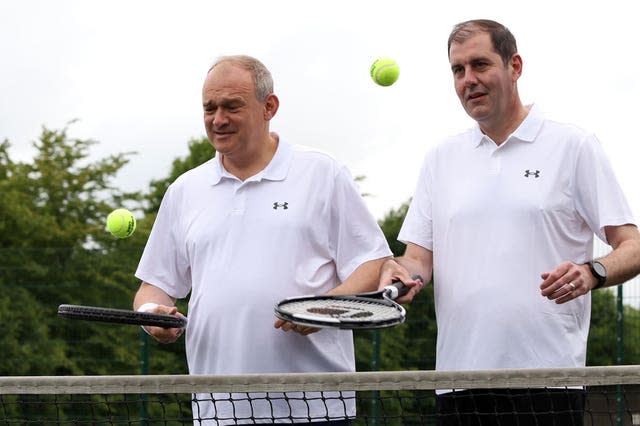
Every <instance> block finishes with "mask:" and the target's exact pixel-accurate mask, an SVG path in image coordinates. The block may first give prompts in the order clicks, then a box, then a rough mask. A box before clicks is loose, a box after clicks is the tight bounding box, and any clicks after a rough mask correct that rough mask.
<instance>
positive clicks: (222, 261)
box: [136, 140, 391, 414]
mask: <svg viewBox="0 0 640 426" xmlns="http://www.w3.org/2000/svg"><path fill="white" fill-rule="evenodd" d="M219 158H220V157H219V156H216V157H215V158H214V159H212V160H210V161H208V162H207V163H205V164H203V165H201V166H199V167H196V168H195V169H193V170H191V171H189V172H187V173H185V174H183V175H182V176H180V177H179V178H178V179H177V180H176V181H175V182H174V183H173V184H172V185H171V186H170V187H169V189H168V190H167V192H166V194H165V196H164V199H163V201H162V204H161V206H160V210H159V212H158V216H157V218H156V221H155V223H154V226H153V230H152V232H151V235H150V237H149V240H148V243H147V246H146V247H145V250H144V253H143V255H142V259H141V260H140V264H139V267H138V270H137V272H136V276H137V277H138V278H139V279H141V280H144V281H146V282H149V283H151V284H153V285H155V286H158V287H159V288H161V289H163V290H164V291H165V292H166V293H167V294H169V295H170V296H172V297H175V298H184V297H186V296H187V295H188V294H189V293H191V296H190V299H189V311H188V317H189V325H188V328H187V331H186V351H187V360H188V364H189V371H190V373H191V374H248V373H288V372H325V371H331V372H335V371H354V370H355V364H354V348H353V338H352V333H351V332H350V331H343V330H329V329H324V330H321V331H320V332H317V333H314V334H311V335H309V336H301V335H299V334H297V333H293V332H289V333H285V332H283V331H282V330H279V329H275V328H274V327H273V323H274V321H275V316H274V313H273V308H274V305H275V303H276V302H277V301H278V300H280V299H283V298H285V297H290V296H297V295H307V294H324V293H326V292H327V291H329V290H330V289H332V288H334V287H336V286H337V285H338V284H340V283H341V282H342V281H344V280H345V279H346V278H347V277H348V276H349V275H350V274H351V273H352V272H353V271H354V270H355V269H356V268H357V267H358V266H359V265H361V264H362V263H364V262H367V261H370V260H374V259H379V258H382V257H385V256H391V251H390V250H389V248H388V245H387V242H386V240H385V237H384V235H383V233H382V231H381V229H380V227H379V226H378V224H377V223H376V221H375V219H374V218H373V216H372V215H371V213H370V212H369V211H368V209H367V207H366V205H365V203H364V201H363V199H362V197H361V195H360V193H359V192H358V189H357V187H356V186H355V184H354V181H353V179H352V177H351V175H350V173H349V172H348V170H347V169H346V168H345V167H344V166H342V165H341V164H339V163H337V162H336V161H335V160H334V159H332V158H331V157H330V156H328V155H326V154H323V153H320V152H318V151H313V150H310V149H307V148H303V147H293V146H291V145H288V144H287V143H285V142H283V141H282V140H281V141H280V143H279V146H278V149H277V151H276V153H275V155H274V158H273V159H272V161H271V162H270V164H269V165H268V166H267V167H266V168H265V169H264V170H263V171H262V172H260V173H258V174H257V175H255V176H253V177H251V178H249V179H247V180H245V181H244V182H243V181H240V180H239V179H237V178H236V177H235V176H233V175H231V174H229V173H228V172H226V171H225V170H224V168H223V166H222V164H221V161H220V159H219ZM221 404H222V405H224V403H221ZM227 405H228V406H227V407H226V408H224V407H222V408H220V407H218V409H219V411H220V410H222V411H224V410H226V409H229V410H230V409H231V406H230V405H229V404H227ZM267 405H268V404H267ZM285 405H286V404H285ZM301 405H303V406H304V407H302V409H306V405H305V404H301ZM336 405H337V406H339V407H338V408H336V409H337V410H338V411H341V412H344V408H343V407H342V402H337V404H336ZM267 408H268V407H267ZM281 408H282V410H287V409H288V408H287V407H281ZM248 409H249V407H247V410H248ZM254 409H255V407H254ZM318 409H320V410H324V409H325V407H324V405H323V404H322V407H318ZM236 410H238V407H236ZM274 410H276V411H278V406H277V404H276V407H275V408H274ZM350 410H351V411H353V406H350ZM219 414H220V413H219ZM236 414H238V413H237V412H236Z"/></svg>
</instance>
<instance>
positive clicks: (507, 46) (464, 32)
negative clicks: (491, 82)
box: [447, 19, 518, 65]
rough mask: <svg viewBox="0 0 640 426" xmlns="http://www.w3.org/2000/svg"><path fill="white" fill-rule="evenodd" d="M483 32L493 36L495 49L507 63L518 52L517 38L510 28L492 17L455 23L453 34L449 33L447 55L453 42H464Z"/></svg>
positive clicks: (492, 40) (492, 41)
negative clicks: (491, 18)
mask: <svg viewBox="0 0 640 426" xmlns="http://www.w3.org/2000/svg"><path fill="white" fill-rule="evenodd" d="M483 32H484V33H488V34H489V35H490V36H491V43H492V44H493V49H494V50H495V51H496V52H497V53H498V55H500V57H501V58H502V62H503V63H504V64H505V65H506V64H507V63H508V62H509V61H510V60H511V57H512V56H513V55H514V54H516V53H518V46H517V45H516V38H515V37H514V36H513V34H511V31H509V28H507V27H505V26H504V25H502V24H500V23H499V22H496V21H492V20H490V19H473V20H471V21H465V22H460V23H459V24H456V25H454V27H453V30H451V34H449V41H448V42H447V55H449V53H450V51H451V44H452V43H462V42H464V41H466V40H467V39H469V38H471V37H473V36H475V35H477V34H478V33H483Z"/></svg>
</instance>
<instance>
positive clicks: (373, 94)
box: [0, 0, 640, 219]
mask: <svg viewBox="0 0 640 426" xmlns="http://www.w3.org/2000/svg"><path fill="white" fill-rule="evenodd" d="M633 3H634V2H632V1H628V2H623V1H618V0H610V1H607V2H601V1H600V2H595V1H589V0H587V1H574V0H560V1H559V0H555V1H549V0H542V1H537V2H527V3H522V2H515V1H513V0H509V1H497V0H485V1H482V2H480V1H477V0H476V1H467V0H458V1H454V2H441V3H434V2H423V1H403V0H396V1H394V2H391V1H378V0H367V1H359V0H339V1H337V0H324V1H305V0H282V1H281V0H271V1H258V0H234V1H226V2H222V1H196V0H193V1H188V0H185V1H182V2H176V1H163V0H154V1H150V0H136V1H131V0H127V1H123V0H110V1H102V0H95V1H91V0H82V1H80V0H79V1H71V0H57V1H36V0H20V1H18V0H15V1H10V0H0V140H4V139H7V140H9V142H10V143H11V149H10V154H11V158H12V159H13V160H14V161H29V160H30V159H31V158H32V157H33V154H34V150H33V147H32V143H33V141H34V140H36V139H37V138H38V136H39V135H40V132H41V130H42V126H46V127H47V128H49V129H61V128H63V127H64V126H66V125H67V124H68V123H69V122H70V121H71V120H77V121H76V122H75V123H74V124H71V125H70V126H69V135H70V136H71V137H74V138H76V137H77V138H82V139H93V140H96V141H97V142H98V144H97V145H95V146H93V147H92V150H91V158H92V159H100V158H104V157H106V156H108V155H116V154H118V153H123V152H136V154H135V155H134V156H132V157H131V161H130V163H129V164H128V165H127V166H125V168H123V169H122V171H121V173H119V174H118V176H117V178H116V184H117V185H119V186H121V187H122V188H123V189H125V190H146V189H148V184H149V182H150V181H151V180H152V179H158V178H164V177H166V176H167V175H168V173H169V171H170V167H171V162H172V161H173V160H174V159H175V158H177V157H183V156H185V155H187V153H188V150H187V144H188V141H189V140H191V139H195V138H197V139H199V138H201V137H203V136H204V135H205V132H204V127H203V124H202V103H201V88H202V83H203V81H204V77H205V73H206V71H207V69H208V68H209V66H210V65H211V63H212V62H213V61H214V59H215V58H216V57H218V56H220V55H226V54H239V53H242V54H249V55H252V56H255V57H257V58H258V59H260V60H261V61H263V62H264V63H265V64H266V65H267V67H268V68H269V69H270V70H271V72H272V74H273V77H274V80H275V92H276V94H277V95H278V96H279V98H280V109H279V111H278V114H277V115H276V117H275V118H274V119H273V120H272V123H271V129H272V130H274V131H276V132H278V133H279V134H280V136H281V138H282V139H283V140H286V141H288V142H290V143H294V144H302V145H309V146H312V147H315V148H318V149H321V150H323V151H325V152H328V153H330V154H332V155H333V156H334V157H335V158H336V159H338V160H339V161H341V162H343V163H344V164H346V165H347V166H348V167H349V169H350V170H351V172H352V174H353V175H354V176H364V177H365V179H364V181H362V182H361V183H360V189H361V191H362V192H366V193H368V194H370V195H369V196H368V197H366V201H367V203H368V206H369V208H370V209H371V211H372V213H373V214H374V216H375V217H376V218H377V219H381V218H382V217H384V215H385V213H387V212H388V211H389V210H390V209H395V208H397V207H399V206H400V205H401V204H402V203H403V202H405V201H407V200H408V199H409V198H410V197H411V196H412V193H413V190H414V187H415V184H416V179H417V176H418V171H419V168H420V165H421V163H422V160H423V158H424V155H425V153H426V152H427V150H428V149H430V147H432V146H434V145H435V144H436V143H438V142H439V141H440V140H442V139H443V138H445V137H447V136H449V135H452V134H455V133H459V132H461V131H463V130H465V129H466V128H468V127H470V126H471V125H472V124H473V122H472V121H471V120H470V118H468V117H467V116H466V114H465V113H464V111H463V110H462V107H461V106H460V104H459V102H458V100H457V97H456V96H455V93H454V90H453V82H452V78H451V72H450V68H449V63H448V60H447V51H446V42H447V37H448V35H449V32H450V30H451V28H452V27H453V25H454V24H455V23H457V22H460V21H464V20H467V19H474V18H490V19H494V20H497V21H500V22H502V23H503V24H505V25H507V26H508V27H509V28H510V29H511V31H512V32H513V33H514V34H515V36H516V38H517V40H518V48H519V52H520V54H521V55H522V57H523V61H524V72H523V75H522V77H521V78H520V81H519V88H520V94H521V98H522V100H523V102H525V103H527V104H530V103H536V104H537V105H539V106H540V108H541V109H542V110H543V111H545V113H546V114H547V115H548V116H549V117H551V118H554V119H557V120H560V121H567V122H572V123H574V124H577V125H579V126H581V127H584V128H586V129H588V130H590V131H592V132H594V133H595V134H596V136H597V137H598V138H599V140H600V141H601V143H602V144H603V146H604V148H605V151H606V152H607V154H608V156H609V159H610V161H611V162H612V163H613V165H614V168H615V170H616V173H617V176H618V178H619V180H620V184H621V185H622V187H623V189H624V191H625V192H626V194H627V197H628V199H629V203H630V204H631V207H632V209H633V211H634V213H635V214H636V217H639V216H638V213H639V212H640V190H639V189H638V187H637V182H639V181H640V179H639V178H638V171H639V170H640V167H638V165H639V163H638V157H637V155H632V154H635V153H637V152H638V150H637V148H636V146H637V144H638V142H639V141H638V140H637V136H636V134H637V132H636V128H637V121H636V120H637V113H638V100H639V99H640V83H639V82H638V70H639V69H640V56H639V55H638V54H637V47H638V43H637V41H638V38H639V36H638V31H637V20H636V14H635V13H632V11H631V5H633ZM634 52H636V53H634ZM380 56H389V57H392V58H395V59H396V60H397V62H398V63H399V65H400V67H401V72H400V78H399V80H398V81H397V83H396V84H394V85H393V86H390V87H380V86H377V85H375V84H374V83H373V82H372V81H371V79H370V78H369V68H370V66H371V63H372V62H373V61H374V60H375V59H376V58H377V57H380Z"/></svg>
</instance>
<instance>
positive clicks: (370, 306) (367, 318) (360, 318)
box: [274, 275, 422, 330]
mask: <svg viewBox="0 0 640 426" xmlns="http://www.w3.org/2000/svg"><path fill="white" fill-rule="evenodd" d="M412 278H413V279H414V280H417V279H419V280H422V277H421V276H420V275H414V276H413V277H412ZM408 292H409V287H407V286H405V285H404V284H403V283H402V282H401V281H394V282H393V283H391V284H390V285H388V286H387V287H385V288H384V289H382V290H380V291H375V292H370V293H360V294H356V295H352V296H300V297H289V298H287V299H284V300H281V301H280V302H278V303H277V304H276V306H275V309H274V310H275V315H276V317H278V318H280V319H282V320H285V321H289V322H292V323H294V324H299V325H304V326H307V327H317V328H341V329H348V330H353V329H371V328H384V327H391V326H394V325H398V324H402V323H403V322H404V320H405V317H406V311H405V310H404V308H403V307H402V306H401V305H399V304H398V303H396V302H394V300H395V299H397V298H398V297H400V296H404V295H405V294H407V293H408Z"/></svg>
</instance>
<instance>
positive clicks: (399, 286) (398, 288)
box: [385, 274, 422, 300]
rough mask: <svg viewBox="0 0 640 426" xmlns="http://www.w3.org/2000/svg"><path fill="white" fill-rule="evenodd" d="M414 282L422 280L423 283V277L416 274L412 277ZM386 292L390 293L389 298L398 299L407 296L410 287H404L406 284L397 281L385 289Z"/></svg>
mask: <svg viewBox="0 0 640 426" xmlns="http://www.w3.org/2000/svg"><path fill="white" fill-rule="evenodd" d="M411 278H412V279H414V280H420V281H422V276H420V275H418V274H416V275H413V276H412V277H411ZM385 291H388V292H389V297H390V298H391V299H393V300H395V299H397V298H398V297H402V296H404V295H405V294H407V293H409V287H407V286H406V285H404V283H403V282H402V281H400V280H396V281H394V282H392V283H391V284H389V285H388V286H386V287H385Z"/></svg>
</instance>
